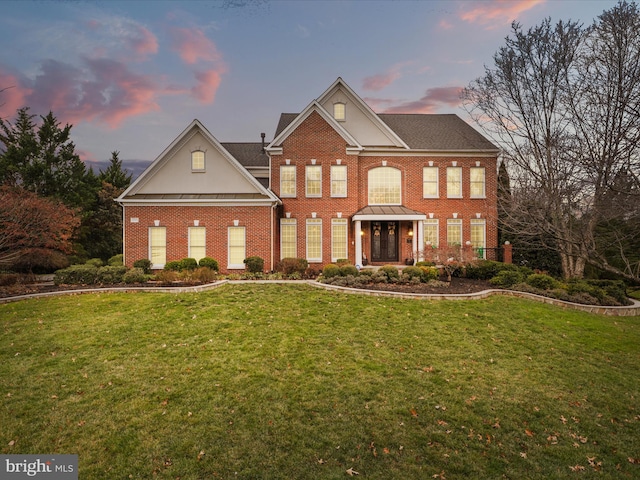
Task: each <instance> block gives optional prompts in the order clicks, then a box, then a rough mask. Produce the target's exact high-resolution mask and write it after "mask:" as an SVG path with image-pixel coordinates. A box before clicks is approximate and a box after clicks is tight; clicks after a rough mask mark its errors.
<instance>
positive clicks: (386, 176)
mask: <svg viewBox="0 0 640 480" xmlns="http://www.w3.org/2000/svg"><path fill="white" fill-rule="evenodd" d="M401 180H402V173H401V172H400V170H398V169H397V168H392V167H378V168H372V169H371V170H369V205H400V203H401V193H402V189H401Z"/></svg>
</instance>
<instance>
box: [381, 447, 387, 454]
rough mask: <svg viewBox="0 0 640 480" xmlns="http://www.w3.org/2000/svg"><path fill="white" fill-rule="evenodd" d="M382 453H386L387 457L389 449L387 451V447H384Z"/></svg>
mask: <svg viewBox="0 0 640 480" xmlns="http://www.w3.org/2000/svg"><path fill="white" fill-rule="evenodd" d="M382 451H383V452H384V453H386V454H387V455H388V454H389V449H388V448H387V447H384V448H383V449H382Z"/></svg>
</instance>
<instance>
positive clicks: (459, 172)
mask: <svg viewBox="0 0 640 480" xmlns="http://www.w3.org/2000/svg"><path fill="white" fill-rule="evenodd" d="M454 168H455V169H457V170H458V176H459V177H458V181H459V183H460V194H458V195H453V194H451V192H449V170H450V169H451V170H452V171H453V169H454ZM462 192H463V184H462V167H447V198H462Z"/></svg>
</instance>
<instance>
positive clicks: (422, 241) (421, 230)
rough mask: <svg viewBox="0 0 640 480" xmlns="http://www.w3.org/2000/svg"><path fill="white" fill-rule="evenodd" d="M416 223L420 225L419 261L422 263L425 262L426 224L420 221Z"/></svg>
mask: <svg viewBox="0 0 640 480" xmlns="http://www.w3.org/2000/svg"><path fill="white" fill-rule="evenodd" d="M416 223H417V224H418V261H419V262H422V261H423V260H424V222H423V221H422V220H418V221H417V222H416Z"/></svg>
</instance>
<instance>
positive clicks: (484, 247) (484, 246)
mask: <svg viewBox="0 0 640 480" xmlns="http://www.w3.org/2000/svg"><path fill="white" fill-rule="evenodd" d="M474 226H475V227H477V226H482V245H474V244H473V243H472V244H471V246H472V248H473V249H474V250H475V251H477V249H478V248H482V258H487V221H486V220H485V219H484V218H481V219H473V218H472V219H471V222H470V227H471V232H473V227H474ZM470 240H471V238H470ZM471 241H472V242H473V240H471Z"/></svg>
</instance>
